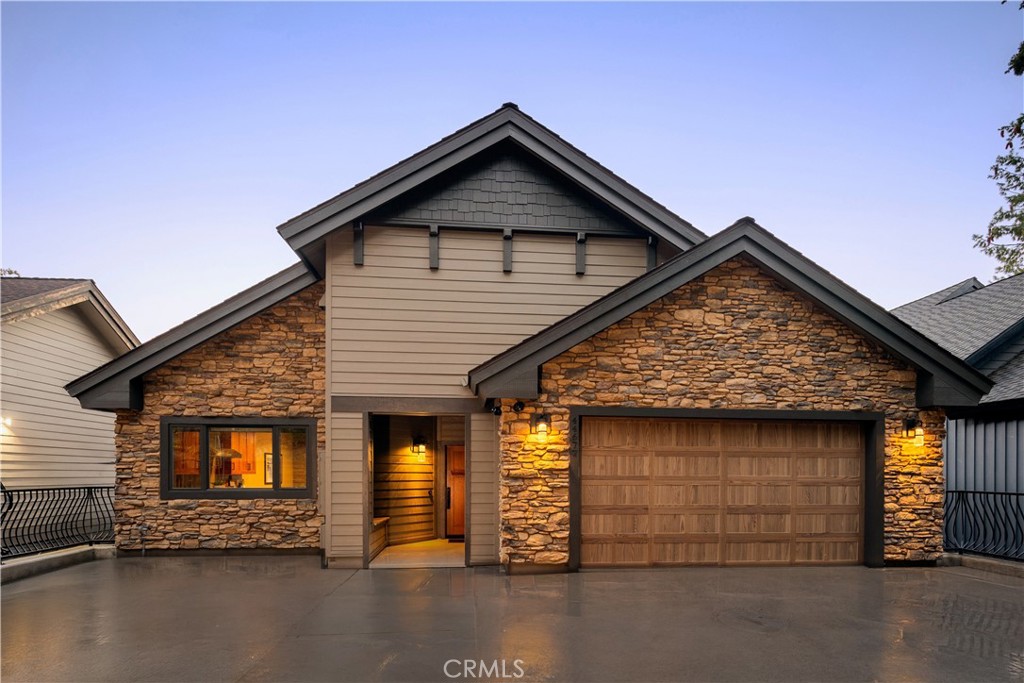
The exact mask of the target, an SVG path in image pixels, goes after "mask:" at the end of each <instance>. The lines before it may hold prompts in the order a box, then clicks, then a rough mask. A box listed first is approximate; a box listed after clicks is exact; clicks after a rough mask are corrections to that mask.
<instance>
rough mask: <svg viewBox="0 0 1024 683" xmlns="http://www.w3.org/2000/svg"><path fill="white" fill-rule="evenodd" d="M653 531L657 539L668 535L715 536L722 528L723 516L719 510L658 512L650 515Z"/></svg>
mask: <svg viewBox="0 0 1024 683" xmlns="http://www.w3.org/2000/svg"><path fill="white" fill-rule="evenodd" d="M650 519H651V531H652V532H653V534H654V537H655V538H656V539H657V537H658V536H659V535H666V534H715V535H717V534H718V532H719V530H720V528H721V520H722V516H721V514H719V512H718V510H717V509H715V510H709V511H707V512H683V513H680V512H668V513H663V512H658V511H653V512H652V514H651V515H650Z"/></svg>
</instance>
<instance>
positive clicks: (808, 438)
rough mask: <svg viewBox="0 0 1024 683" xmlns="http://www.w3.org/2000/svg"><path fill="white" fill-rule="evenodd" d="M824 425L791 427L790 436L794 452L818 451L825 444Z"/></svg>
mask: <svg viewBox="0 0 1024 683" xmlns="http://www.w3.org/2000/svg"><path fill="white" fill-rule="evenodd" d="M824 433H825V425H823V424H819V423H816V422H806V423H802V424H800V423H797V424H794V425H792V427H791V429H790V435H791V438H792V444H793V449H794V450H802V449H807V450H820V449H821V448H822V446H823V445H824V442H825V436H824Z"/></svg>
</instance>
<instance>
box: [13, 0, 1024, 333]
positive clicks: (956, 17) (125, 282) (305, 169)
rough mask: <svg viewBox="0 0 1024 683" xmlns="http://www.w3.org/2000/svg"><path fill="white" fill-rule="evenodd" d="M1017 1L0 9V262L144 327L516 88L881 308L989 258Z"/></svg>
mask: <svg viewBox="0 0 1024 683" xmlns="http://www.w3.org/2000/svg"><path fill="white" fill-rule="evenodd" d="M1022 17H1024V12H1019V11H1017V8H1016V3H1008V4H1006V5H1000V4H999V3H997V2H986V3H923V2H922V3H906V4H902V3H784V4H783V3H754V4H748V3H714V4H706V3H680V4H668V3H656V4H612V3H602V4H589V3H570V4H469V3H460V4H428V3H417V4H399V3H388V4H347V3H309V4H299V3H251V4H250V3H222V4H221V3H216V4H215V3H195V4H192V3H159V4H156V3H140V4H124V3H77V2H76V3H12V2H4V3H3V5H2V7H0V20H2V97H3V100H2V125H3V131H2V132H3V197H2V198H3V216H2V217H3V239H2V246H3V265H4V266H7V267H13V268H16V269H18V270H19V271H20V272H21V273H22V274H23V275H26V276H40V277H89V278H92V279H94V280H96V282H97V283H98V284H99V286H100V289H102V290H103V291H104V293H105V294H106V295H107V296H108V298H110V299H111V301H112V302H113V303H114V305H115V307H116V308H117V309H118V310H119V311H120V313H121V314H122V316H123V317H124V318H125V320H126V321H127V322H128V324H129V325H131V326H132V327H133V329H135V331H136V332H137V334H138V335H139V336H140V337H141V338H143V339H147V338H149V337H152V336H154V335H155V334H158V333H159V332H162V331H164V330H166V329H167V328H169V327H171V326H173V325H175V324H177V323H179V322H181V321H182V320H185V319H186V318H189V317H191V316H193V315H195V314H196V313H199V312H200V311H202V310H204V309H206V308H208V307H209V306H211V305H213V304H215V303H217V302H219V301H221V300H223V299H224V298H227V297H228V296H231V295H232V294H235V293H237V292H238V291H240V290H242V289H244V288H246V287H248V286H250V285H251V284H254V283H255V282H257V281H258V280H260V279H262V278H264V277H266V276H268V275H270V274H272V273H274V272H276V271H278V270H280V269H281V268H284V267H286V266H288V265H290V264H291V263H293V262H294V261H295V256H294V254H293V253H292V252H291V251H290V250H289V249H288V247H287V246H286V245H285V243H284V241H283V240H281V238H280V237H279V236H278V235H277V232H276V231H275V227H276V226H277V225H279V224H280V223H282V222H284V221H285V220H287V219H288V218H290V217H292V216H294V215H296V214H299V213H301V212H303V211H305V210H306V209H308V208H310V207H311V206H313V205H315V204H317V203H319V202H321V201H323V200H324V199H327V198H328V197H331V196H333V195H335V194H337V193H338V192H340V191H342V190H344V189H347V188H348V187H350V186H351V185H353V184H355V183H357V182H359V181H360V180H363V179H365V178H366V177H368V176H370V175H372V174H374V173H376V172H377V171H380V170H381V169H383V168H385V167H387V166H389V165H391V164H392V163H394V162H396V161H398V160H400V159H403V158H405V157H406V156H408V155H410V154H412V153H414V152H416V151H418V150H420V149H422V148H423V147H425V146H427V145H429V144H431V143H433V142H435V141H436V140H437V139H439V138H441V137H443V136H445V135H447V134H449V133H451V132H452V131H454V130H456V129H457V128H459V127H461V126H463V125H465V124H466V123H468V122H470V121H472V120H474V119H476V118H479V117H481V116H483V115H485V114H487V113H489V112H491V111H493V110H494V109H496V108H497V107H498V106H500V105H501V104H502V103H503V102H506V101H514V102H517V103H518V104H519V105H520V107H521V108H522V109H523V110H524V111H525V112H526V113H528V114H530V115H531V116H533V117H534V118H536V119H538V120H539V121H540V122H541V123H543V124H545V125H546V126H548V127H550V128H552V129H553V130H555V131H556V132H557V133H559V134H560V135H562V136H563V137H564V138H566V139H567V140H568V141H569V142H571V143H573V144H574V145H576V146H577V147H579V148H581V149H582V150H583V151H585V152H587V153H588V154H590V155H591V156H593V157H594V158H596V159H597V160H598V161H600V162H601V163H603V164H604V165H606V166H608V167H609V168H611V169H612V170H613V171H615V172H616V173H618V174H619V175H621V176H622V177H624V178H625V179H626V180H628V181H629V182H631V183H633V184H634V185H636V186H637V187H639V188H640V189H641V190H643V191H644V192H646V193H647V194H649V195H651V196H652V197H654V198H655V199H657V200H658V201H660V202H662V203H663V204H665V205H667V206H668V207H669V208H670V209H672V210H673V211H675V212H676V213H678V214H679V215H681V216H683V217H684V218H686V219H687V220H689V221H691V222H692V223H694V224H695V225H696V226H697V227H699V228H700V229H702V230H704V231H705V232H707V233H714V232H717V231H719V230H720V229H722V228H723V227H725V226H726V225H728V224H729V223H731V222H732V221H733V220H735V219H736V218H738V217H740V216H745V215H750V216H754V217H755V218H756V219H757V220H758V221H759V222H760V223H761V224H762V225H764V226H765V227H767V228H768V229H769V230H772V231H773V232H774V233H775V234H776V235H778V236H779V237H781V238H782V239H783V240H785V241H787V242H789V243H790V244H791V245H793V246H794V247H795V248H797V249H799V250H801V251H802V252H804V253H805V254H806V255H808V256H809V257H811V258H812V259H814V260H815V261H817V262H818V263H819V264H820V265H822V266H823V267H825V268H827V269H829V270H830V271H832V272H833V273H835V274H836V275H838V276H839V277H840V278H842V279H843V280H845V281H846V282H847V283H849V284H850V285H852V286H853V287H855V288H856V289H858V290H859V291H861V292H862V293H864V294H866V295H868V296H869V297H871V298H872V299H874V300H875V301H876V302H878V303H879V304H881V305H883V306H885V307H887V308H888V307H892V306H895V305H898V304H900V303H903V302H905V301H908V300H911V299H914V298H917V297H919V296H922V295H924V294H926V293H928V292H930V291H933V290H936V289H939V288H941V287H943V286H945V285H947V284H950V283H952V282H954V281H958V280H961V279H965V278H967V277H970V276H972V275H974V276H977V277H979V278H980V279H982V280H983V281H988V280H989V279H991V277H992V274H993V271H994V264H993V262H992V261H991V260H989V259H987V258H986V257H984V256H982V255H980V254H979V253H977V252H976V251H975V250H974V249H973V248H972V246H971V240H970V236H971V234H972V233H974V232H981V231H982V230H983V229H984V228H985V226H986V225H987V223H988V220H989V218H990V217H991V215H992V212H993V211H994V210H995V209H996V208H997V206H998V205H999V201H1000V199H999V195H998V193H997V192H996V189H995V186H994V184H993V182H992V181H991V180H989V179H988V178H987V177H986V176H987V174H988V170H989V167H990V166H991V164H992V161H993V159H994V157H995V156H996V154H998V153H999V151H1000V149H1001V145H1000V140H999V137H998V134H997V132H996V131H997V129H998V127H999V126H1000V125H1003V124H1005V123H1006V122H1008V121H1009V120H1011V119H1012V118H1013V117H1014V116H1016V115H1017V114H1019V113H1020V112H1021V110H1022V107H1024V102H1022V100H1024V86H1022V80H1021V79H1019V78H1014V77H1012V76H1009V75H1005V74H1004V73H1003V71H1004V70H1005V68H1006V62H1007V60H1008V59H1009V56H1010V54H1011V53H1012V52H1013V51H1014V49H1015V48H1016V46H1017V44H1018V43H1019V42H1020V40H1021V38H1022V33H1024V24H1022Z"/></svg>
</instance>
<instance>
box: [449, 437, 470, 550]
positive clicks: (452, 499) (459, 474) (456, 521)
mask: <svg viewBox="0 0 1024 683" xmlns="http://www.w3.org/2000/svg"><path fill="white" fill-rule="evenodd" d="M445 488H446V493H445V508H446V510H445V534H446V535H447V536H448V537H449V538H451V537H453V536H454V537H459V536H465V535H466V447H465V446H447V447H445Z"/></svg>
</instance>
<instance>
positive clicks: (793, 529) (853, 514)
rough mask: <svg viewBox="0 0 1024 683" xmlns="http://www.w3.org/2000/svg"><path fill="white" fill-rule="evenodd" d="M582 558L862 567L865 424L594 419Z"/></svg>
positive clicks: (586, 457) (586, 424)
mask: <svg viewBox="0 0 1024 683" xmlns="http://www.w3.org/2000/svg"><path fill="white" fill-rule="evenodd" d="M580 465H581V467H580V473H581V486H580V492H581V501H580V503H581V511H582V519H581V532H582V534H581V536H582V545H581V555H580V562H581V565H582V566H590V567H595V566H650V565H687V564H711V565H786V564H860V563H861V562H862V561H863V557H862V554H863V550H862V549H863V547H864V543H863V525H864V522H863V520H864V514H863V500H864V470H863V468H864V439H863V435H862V431H861V428H860V426H859V425H858V424H855V423H823V422H822V423H819V422H795V423H794V422H769V421H764V422H761V421H746V420H743V421H740V420H677V419H633V418H584V419H583V436H582V449H581V453H580Z"/></svg>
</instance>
